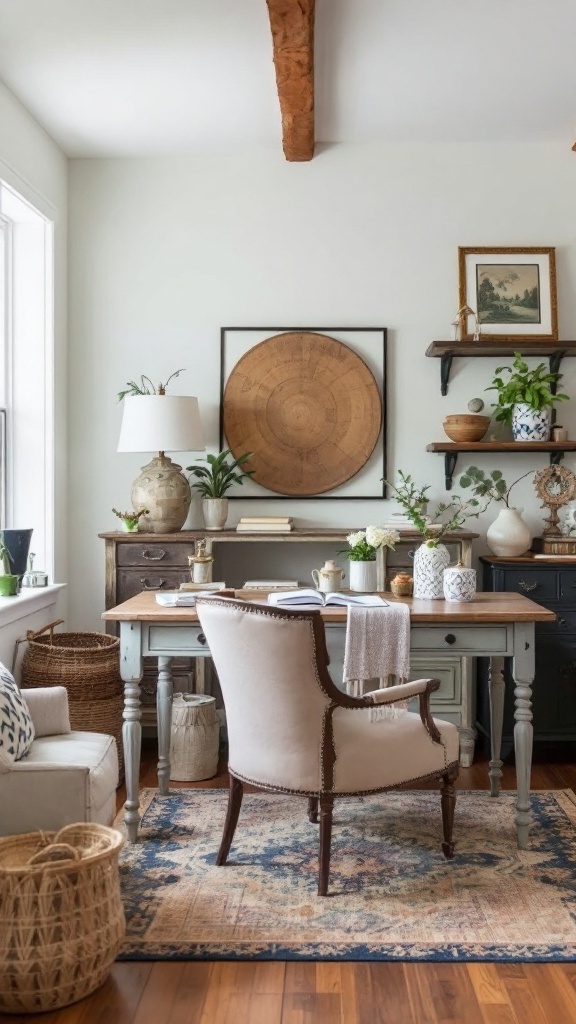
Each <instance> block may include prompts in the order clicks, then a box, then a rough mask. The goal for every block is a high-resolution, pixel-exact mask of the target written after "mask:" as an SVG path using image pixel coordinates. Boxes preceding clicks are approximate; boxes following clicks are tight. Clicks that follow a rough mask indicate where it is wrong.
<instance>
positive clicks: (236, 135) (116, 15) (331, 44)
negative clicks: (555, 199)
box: [0, 0, 576, 157]
mask: <svg viewBox="0 0 576 1024" xmlns="http://www.w3.org/2000/svg"><path fill="white" fill-rule="evenodd" d="M315 31H316V50H315V94H316V140H317V141H318V142H323V143H335V142H348V143H350V142H465V141H488V142H528V141H531V142H532V141H535V142H539V141H540V142H557V143H559V144H560V145H565V146H566V148H567V149H569V148H570V146H571V145H572V143H573V141H574V137H576V60H575V59H574V42H575V40H576V2H575V0H317V2H316V27H315ZM0 79H1V80H2V81H3V82H4V84H5V85H6V86H7V87H8V88H9V89H10V90H11V91H12V92H13V93H14V94H15V95H16V96H17V97H18V99H19V100H21V102H22V103H23V104H24V106H25V107H27V109H28V110H29V111H30V112H31V113H32V114H33V115H34V116H35V117H36V119H37V120H38V121H39V122H40V124H41V125H43V127H44V128H45V129H46V131H47V132H48V133H49V134H50V135H51V136H52V138H53V139H55V141H56V142H57V143H58V144H59V146H60V147H61V148H62V149H63V150H64V152H65V153H67V154H68V155H69V156H71V157H82V156H84V157H96V156H143V155H153V154H157V155H163V154H171V153H199V152H207V151H210V152H214V151H224V152H237V151H239V150H241V149H245V148H247V147H251V146H256V145H265V146H268V145H270V146H274V145H277V146H278V152H279V153H280V154H281V152H282V150H281V142H280V140H281V121H280V111H279V104H278V95H277V91H276V81H275V74H274V65H273V62H272V41H271V33H270V24H269V20H268V11H267V7H266V2H265V0H0Z"/></svg>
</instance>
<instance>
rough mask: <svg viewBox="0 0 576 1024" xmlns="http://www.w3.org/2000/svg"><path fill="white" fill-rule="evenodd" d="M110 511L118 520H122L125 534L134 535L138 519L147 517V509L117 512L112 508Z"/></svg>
mask: <svg viewBox="0 0 576 1024" xmlns="http://www.w3.org/2000/svg"><path fill="white" fill-rule="evenodd" d="M112 511H113V513H114V515H115V516H118V519H121V520H122V527H123V529H124V530H125V531H126V533H136V531H137V530H138V524H139V522H140V517H141V516H145V515H148V509H147V508H138V509H136V510H135V511H134V510H132V511H131V512H119V511H118V509H117V508H113V509H112Z"/></svg>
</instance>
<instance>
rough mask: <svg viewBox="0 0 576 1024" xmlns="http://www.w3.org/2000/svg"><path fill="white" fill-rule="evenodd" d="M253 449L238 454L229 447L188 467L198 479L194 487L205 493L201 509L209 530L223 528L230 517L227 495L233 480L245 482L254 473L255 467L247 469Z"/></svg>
mask: <svg viewBox="0 0 576 1024" xmlns="http://www.w3.org/2000/svg"><path fill="white" fill-rule="evenodd" d="M253 454H254V453H253V452H244V453H243V454H242V455H239V456H238V457H237V458H235V457H234V454H233V452H231V451H230V449H229V448H226V449H225V450H224V451H223V452H219V453H218V455H207V456H206V458H205V459H201V462H206V463H208V465H200V464H199V463H195V464H194V465H193V466H187V467H186V469H187V471H188V472H189V473H191V474H192V476H193V477H196V481H195V482H194V483H192V487H193V488H194V490H196V491H198V493H199V494H200V495H201V496H202V513H203V516H204V523H205V526H206V529H207V530H223V529H224V526H225V525H226V519H227V518H228V499H227V498H226V497H225V495H226V494H227V492H228V491H229V490H230V488H231V487H232V486H233V484H243V483H244V480H246V479H247V478H248V477H251V476H252V475H253V473H254V470H253V469H245V468H244V467H245V465H246V463H247V462H248V460H249V459H251V458H252V455H253Z"/></svg>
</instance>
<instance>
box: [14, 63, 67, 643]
mask: <svg viewBox="0 0 576 1024" xmlns="http://www.w3.org/2000/svg"><path fill="white" fill-rule="evenodd" d="M0 178H2V179H3V180H4V181H5V182H7V183H8V184H9V185H11V186H12V187H13V188H14V189H15V190H16V191H17V192H19V193H20V194H21V195H22V196H23V197H24V198H25V199H27V200H28V201H29V202H30V203H32V204H33V205H34V206H35V207H36V208H37V209H38V210H40V212H41V213H42V214H44V215H45V216H46V217H49V218H50V219H51V220H52V221H53V222H54V268H55V278H56V294H55V303H54V339H55V365H54V401H55V409H56V423H55V438H56V451H55V480H54V489H55V493H56V531H55V532H56V535H55V578H56V580H58V581H65V580H66V577H67V571H68V569H67V548H68V536H67V509H68V495H67V475H68V474H67V466H68V452H67V348H66V312H67V310H66V304H67V290H66V282H67V212H68V211H67V202H68V164H67V160H66V157H65V156H64V155H63V153H62V152H61V151H60V149H59V148H58V147H57V146H56V144H55V143H54V142H53V141H52V139H50V137H49V136H48V135H47V134H46V132H45V131H44V129H42V128H41V127H40V126H39V125H38V123H37V122H36V121H35V120H34V118H33V117H32V116H31V115H30V114H29V113H28V112H27V111H26V110H25V108H24V107H23V106H22V105H21V104H20V103H18V101H17V100H16V99H15V98H14V96H13V95H12V94H11V93H10V92H9V91H8V90H7V89H6V88H5V87H4V86H3V85H2V84H1V83H0ZM48 372H49V373H51V372H52V368H51V367H49V368H48ZM37 457H38V460H41V459H42V446H41V445H39V446H38V453H37ZM19 469H23V470H24V471H25V473H26V475H27V477H28V479H29V481H30V484H31V486H32V487H33V486H34V476H35V474H38V473H39V472H41V470H42V467H41V465H38V464H34V463H33V462H32V463H31V464H30V465H29V466H26V467H19ZM14 525H15V526H19V525H26V526H27V525H29V524H28V523H25V524H18V523H15V524H14ZM38 568H40V566H39V565H38ZM60 600H61V604H60V606H59V607H60V609H61V612H60V613H61V614H63V615H65V614H66V610H65V597H64V596H62V597H61V599H60ZM45 621H47V620H45ZM40 624H41V623H39V622H38V616H36V617H35V618H34V619H33V620H30V622H29V623H26V621H24V620H23V621H22V622H21V623H20V624H19V629H20V635H23V634H24V633H25V631H26V628H33V627H37V626H38V625H40ZM3 629H4V632H5V627H3ZM0 642H5V636H4V633H3V634H2V637H0Z"/></svg>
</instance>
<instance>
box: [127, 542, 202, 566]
mask: <svg viewBox="0 0 576 1024" xmlns="http://www.w3.org/2000/svg"><path fill="white" fill-rule="evenodd" d="M193 554H194V545H193V544H171V543H168V544H161V543H160V542H158V544H154V543H150V541H148V542H147V543H143V544H122V542H120V543H118V544H117V545H116V558H117V562H118V565H141V566H143V567H150V568H152V569H159V568H164V566H167V565H182V566H185V568H186V571H188V555H193Z"/></svg>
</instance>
